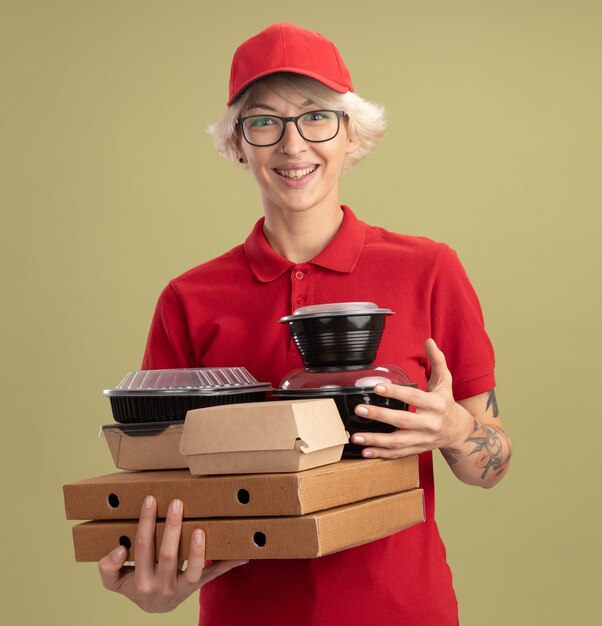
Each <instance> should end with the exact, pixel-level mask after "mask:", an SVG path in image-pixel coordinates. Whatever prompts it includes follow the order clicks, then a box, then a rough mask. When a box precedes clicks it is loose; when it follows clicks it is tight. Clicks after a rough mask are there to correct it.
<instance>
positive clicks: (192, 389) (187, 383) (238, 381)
mask: <svg viewBox="0 0 602 626" xmlns="http://www.w3.org/2000/svg"><path fill="white" fill-rule="evenodd" d="M271 390H272V387H271V385H270V384H269V383H261V382H258V381H257V380H256V379H255V378H254V377H253V376H252V375H251V374H250V373H249V372H248V371H247V369H246V368H244V367H220V368H217V367H214V368H192V369H167V370H138V371H133V372H129V373H128V374H127V375H126V376H125V378H124V379H123V380H122V381H121V382H120V383H119V385H117V387H115V389H105V390H104V391H103V395H104V396H105V397H108V398H109V399H110V401H111V409H112V411H113V417H114V419H115V421H117V422H120V423H126V424H127V423H133V422H169V421H177V420H183V419H184V418H185V416H186V413H187V412H188V411H189V410H191V409H198V408H202V407H207V406H216V405H219V404H233V403H239V402H261V401H263V400H266V399H267V398H268V395H269V393H270V392H271Z"/></svg>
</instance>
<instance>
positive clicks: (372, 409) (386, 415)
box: [354, 404, 416, 428]
mask: <svg viewBox="0 0 602 626" xmlns="http://www.w3.org/2000/svg"><path fill="white" fill-rule="evenodd" d="M354 412H355V414H356V415H359V416H360V417H363V418H364V419H370V420H376V421H377V422H383V423H384V424H390V425H391V426H396V427H397V428H412V427H413V426H414V425H415V423H416V414H415V413H410V411H402V410H401V409H387V408H386V407H383V406H376V405H373V404H358V405H357V406H356V407H355V409H354ZM363 428H369V426H364V427H363Z"/></svg>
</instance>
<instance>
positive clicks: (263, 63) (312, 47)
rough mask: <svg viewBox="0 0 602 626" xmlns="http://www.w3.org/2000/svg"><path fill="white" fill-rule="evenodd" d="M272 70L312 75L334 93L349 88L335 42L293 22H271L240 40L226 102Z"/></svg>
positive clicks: (349, 81)
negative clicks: (241, 41)
mask: <svg viewBox="0 0 602 626" xmlns="http://www.w3.org/2000/svg"><path fill="white" fill-rule="evenodd" d="M276 72H292V73H293V74H302V75H303V76H309V77H310V78H315V79H316V80H317V81H319V82H321V83H324V84H325V85H326V86H328V87H330V88H331V89H334V91H337V92H338V93H347V92H348V91H353V85H352V84H351V76H350V75H349V70H348V69H347V67H346V66H345V63H344V62H343V59H342V58H341V55H340V54H339V51H338V50H337V49H336V47H335V45H334V44H333V43H332V42H331V41H329V40H328V39H326V37H323V36H322V35H320V34H319V33H315V32H313V31H311V30H306V29H305V28H301V27H300V26H295V24H287V23H285V22H281V23H279V24H272V25H271V26H268V27H267V28H266V29H265V30H262V31H261V32H260V33H259V34H257V35H255V36H254V37H251V38H250V39H247V40H246V41H244V42H243V43H242V44H240V46H238V48H237V49H236V52H235V53H234V58H233V59H232V67H231V69H230V94H229V98H228V106H230V105H231V104H232V102H233V101H234V100H235V99H236V97H237V96H238V95H239V94H240V93H241V92H242V91H243V89H244V88H245V87H248V86H249V85H250V84H251V83H252V82H253V81H255V80H257V79H258V78H261V77H262V76H268V75H269V74H274V73H276Z"/></svg>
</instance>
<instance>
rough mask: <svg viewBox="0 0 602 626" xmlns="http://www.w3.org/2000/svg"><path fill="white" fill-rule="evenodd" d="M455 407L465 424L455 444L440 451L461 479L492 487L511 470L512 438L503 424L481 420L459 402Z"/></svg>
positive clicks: (470, 483)
mask: <svg viewBox="0 0 602 626" xmlns="http://www.w3.org/2000/svg"><path fill="white" fill-rule="evenodd" d="M456 409H457V415H458V419H460V420H462V421H463V422H464V423H465V426H464V427H463V428H462V429H461V435H460V437H459V438H458V440H457V442H456V443H455V445H452V446H450V447H447V448H441V453H442V454H443V456H444V458H445V460H446V461H447V463H448V464H449V466H450V468H451V470H452V472H453V473H454V474H455V475H456V476H457V477H458V478H459V479H460V480H461V481H462V482H465V483H467V484H469V485H477V486H479V487H485V488H488V487H493V486H494V485H496V484H497V483H498V482H499V481H500V480H501V479H502V478H503V477H504V476H505V474H506V472H507V471H508V467H509V463H510V457H511V456H512V441H511V440H510V437H509V436H508V435H507V434H506V431H505V430H504V428H503V426H502V425H501V424H499V425H498V424H495V423H492V422H491V421H490V420H487V421H486V422H485V421H479V420H478V419H477V418H476V417H475V416H474V415H472V414H471V413H469V412H468V410H467V409H466V408H464V407H463V406H461V405H460V404H457V403H456Z"/></svg>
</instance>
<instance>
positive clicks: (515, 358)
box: [0, 0, 602, 626]
mask: <svg viewBox="0 0 602 626" xmlns="http://www.w3.org/2000/svg"><path fill="white" fill-rule="evenodd" d="M285 4H291V3H276V2H273V0H270V1H267V0H253V1H249V2H234V3H232V2H201V1H197V2H194V1H180V0H177V1H174V0H171V1H167V0H165V1H163V2H159V1H144V0H119V1H118V0H106V1H101V0H96V1H86V0H81V1H76V0H64V1H59V0H54V1H52V0H47V1H43V0H38V1H28V0H21V1H5V0H3V1H1V2H0V25H1V26H0V28H1V32H0V64H1V77H0V78H1V81H0V89H1V91H2V96H1V104H0V107H1V109H2V114H1V116H0V133H1V136H0V142H1V150H2V157H1V158H2V162H1V164H0V166H1V168H0V171H1V185H0V193H1V209H2V212H1V214H2V226H1V237H2V244H1V250H2V263H1V267H2V288H3V292H4V297H3V302H2V324H1V328H2V344H1V345H2V347H1V352H2V379H1V380H2V383H3V388H4V393H3V404H2V406H3V430H2V440H3V446H2V450H3V452H2V481H3V486H2V494H3V503H4V507H3V514H2V516H3V520H2V543H3V547H2V551H1V555H2V557H1V558H2V568H1V570H2V573H1V575H2V581H1V583H0V584H1V588H2V591H3V595H4V596H5V600H4V602H3V617H4V618H5V619H7V621H5V623H10V624H11V625H12V626H17V625H21V624H24V625H25V624H27V625H30V624H38V623H53V624H62V625H64V626H70V625H78V626H80V625H81V624H86V625H87V626H96V625H105V624H108V623H114V624H129V625H132V626H134V625H137V624H140V625H149V624H194V623H196V622H195V619H196V613H197V598H196V597H195V598H194V599H191V600H189V601H188V602H187V603H186V604H184V605H183V606H182V607H181V608H180V609H178V610H177V611H176V612H175V613H173V614H168V615H163V616H152V615H146V614H144V613H142V612H140V611H139V610H138V609H137V608H136V607H134V606H133V605H130V603H129V602H127V601H126V600H125V599H124V598H122V597H120V596H118V595H114V594H109V593H107V592H105V591H104V590H103V589H102V588H101V586H100V582H99V579H98V574H97V571H96V567H95V566H94V565H93V564H76V563H75V562H74V560H73V554H72V546H71V534H70V528H71V525H72V523H71V522H67V521H65V519H64V510H63V502H62V493H61V485H62V484H63V483H65V482H70V481H74V480H79V479H81V478H85V477H88V476H93V475H96V474H101V473H108V472H111V471H112V470H113V467H112V462H111V458H110V456H109V453H108V450H107V449H106V445H105V443H104V441H103V440H102V439H99V438H98V437H97V433H98V431H99V427H100V425H101V424H103V423H109V422H111V421H112V418H111V414H110V410H109V406H108V403H107V402H106V401H105V400H104V399H102V398H100V393H101V390H102V389H103V388H106V387H111V386H113V385H115V384H116V383H118V382H119V380H120V379H121V377H122V376H123V375H124V374H125V373H126V372H127V371H128V370H131V369H137V368H138V367H139V365H140V359H141V356H142V352H143V349H144V343H145V338H146V332H147V329H148V326H149V322H150V318H151V315H152V312H153V308H154V304H155V301H156V298H157V296H158V295H159V293H160V291H161V289H162V288H163V286H164V285H165V283H166V282H167V281H168V280H169V279H170V278H172V277H173V276H175V275H177V274H179V273H181V272H183V271H185V270H186V269H188V268H190V267H192V266H194V265H196V264H198V263H201V262H203V261H205V260H207V259H210V258H212V257H214V256H215V255H217V254H219V253H221V252H223V251H225V250H226V249H229V248H230V247H232V246H234V245H236V244H238V243H239V242H240V241H242V240H243V239H244V238H245V236H246V235H247V233H248V231H249V230H250V229H251V227H252V225H253V224H254V222H255V221H256V219H257V218H258V217H259V216H260V214H261V204H260V201H259V196H258V194H257V192H256V189H255V186H254V184H253V182H252V180H251V179H250V178H249V177H248V176H247V174H246V173H245V172H244V171H243V170H242V169H240V168H238V167H237V166H234V165H231V164H229V163H227V162H225V161H224V160H223V159H221V158H219V157H218V156H217V155H216V154H215V153H214V151H213V147H212V144H211V140H210V138H209V137H208V135H207V134H206V133H205V127H206V126H207V124H208V123H210V122H211V121H213V120H215V119H216V118H217V117H218V116H219V115H220V114H221V112H222V111H223V110H224V106H225V100H226V93H227V80H228V72H229V64H230V60H231V56H232V53H233V51H234V48H235V47H236V46H237V45H238V44H239V43H240V42H241V41H242V40H244V39H245V38H247V37H248V36H250V35H252V34H254V33H256V32H258V31H259V30H261V29H262V28H263V27H265V26H266V25H267V24H269V23H271V22H275V21H292V22H296V23H299V24H301V25H304V26H306V27H308V28H312V29H315V30H318V31H320V32H322V33H323V34H325V35H326V36H328V37H329V38H331V39H332V40H334V41H335V42H336V44H337V46H338V47H339V49H340V51H341V52H342V55H343V57H344V58H345V60H346V62H347V64H348V65H349V67H350V69H351V73H352V76H353V80H354V84H355V88H356V90H357V91H358V93H360V94H361V95H363V96H365V97H367V98H369V99H372V100H374V101H376V102H379V103H382V104H384V105H385V106H386V107H387V110H388V115H389V129H388V133H387V135H386V137H385V138H384V140H383V141H382V144H381V145H380V146H379V148H378V150H377V152H376V153H375V154H374V155H372V156H371V157H369V158H368V159H367V160H366V161H365V162H364V163H362V164H360V166H359V167H358V168H357V170H356V171H355V172H353V173H352V174H351V175H350V176H348V177H347V178H345V179H344V182H343V184H342V193H341V200H342V202H345V203H346V204H349V205H350V206H351V207H353V209H354V210H355V212H356V213H357V214H358V216H359V217H360V218H362V219H364V220H366V221H368V222H370V223H372V224H377V225H381V226H384V227H387V228H389V229H391V230H394V231H400V232H406V233H410V234H419V235H427V236H430V237H432V238H434V239H437V240H442V241H446V242H448V243H449V244H450V245H452V246H453V247H454V248H455V249H457V250H458V252H459V254H460V258H461V259H462V261H463V262H464V264H465V266H466V269H467V271H468V273H469V275H470V277H471V279H472V280H473V282H474V285H475V287H476V289H477V291H478V293H479V296H480V298H481V302H482V305H483V309H484V313H485V317H486V323H487V328H488V331H489V333H490V335H491V337H492V340H493V342H494V345H495V347H496V353H497V376H498V400H499V403H500V409H501V413H502V416H503V417H504V420H505V423H506V425H507V428H508V430H509V432H510V433H511V435H512V436H513V439H514V443H515V455H514V460H513V464H512V469H511V471H510V474H509V475H508V477H507V478H506V479H505V480H504V481H503V482H502V483H501V484H500V485H499V486H498V487H496V488H495V489H494V490H491V491H485V490H480V489H477V488H472V487H468V486H465V485H463V484H461V483H460V482H458V481H457V480H456V479H454V478H453V476H452V474H451V472H449V471H448V470H447V468H446V467H445V466H444V464H443V463H442V462H441V461H440V457H439V456H438V455H437V456H438V459H439V460H438V462H437V488H438V491H437V497H438V499H437V503H438V521H439V525H440V528H441V532H442V535H443V537H444V540H445V541H446V545H447V548H448V557H449V560H450V564H451V567H452V570H453V572H454V578H455V585H456V589H457V593H458V597H459V602H460V610H461V621H462V624H463V625H466V626H481V625H482V624H487V625H488V626H502V625H503V626H506V625H508V624H512V625H519V626H522V625H534V624H546V625H548V626H552V625H559V626H560V625H562V626H564V625H567V624H571V625H593V624H598V623H600V621H599V620H600V615H599V614H600V608H601V607H600V583H601V580H600V567H599V564H598V560H599V556H600V547H601V545H600V544H601V541H600V530H599V529H600V524H601V520H600V509H601V505H600V498H599V493H600V487H599V476H600V470H599V467H600V464H599V458H598V455H599V444H600V434H601V433H600V426H599V417H600V410H599V405H600V403H599V397H598V396H599V394H598V392H597V391H596V390H597V389H598V385H599V381H600V330H599V321H600V304H601V302H600V300H601V299H600V291H601V289H600V287H601V286H600V280H599V270H600V262H601V258H600V256H601V255H600V229H601V226H602V223H601V219H600V208H601V201H602V190H601V182H600V181H601V176H600V171H601V165H602V163H601V161H602V133H601V123H600V111H601V110H602V89H601V82H600V71H601V63H600V62H601V60H602V38H601V37H600V33H601V32H602V31H601V25H602V10H601V5H600V3H599V2H597V1H596V0H592V1H591V2H588V1H586V0H571V1H568V0H566V1H564V2H559V1H554V0H551V1H545V0H540V1H536V0H521V1H518V0H505V1H504V0H499V1H487V0H481V1H478V0H473V1H471V0H460V1H438V2H435V1H429V0H424V1H422V2H411V1H409V0H397V1H396V2H393V1H390V2H386V1H384V0H371V1H369V2H356V1H354V0H348V1H346V2H321V3H313V2H297V3H294V7H295V8H285V6H284V5H285ZM380 271H381V272H386V271H387V268H386V267H382V268H381V270H380ZM375 280H378V275H375ZM291 584H294V582H293V581H291ZM278 626H280V625H278Z"/></svg>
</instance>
